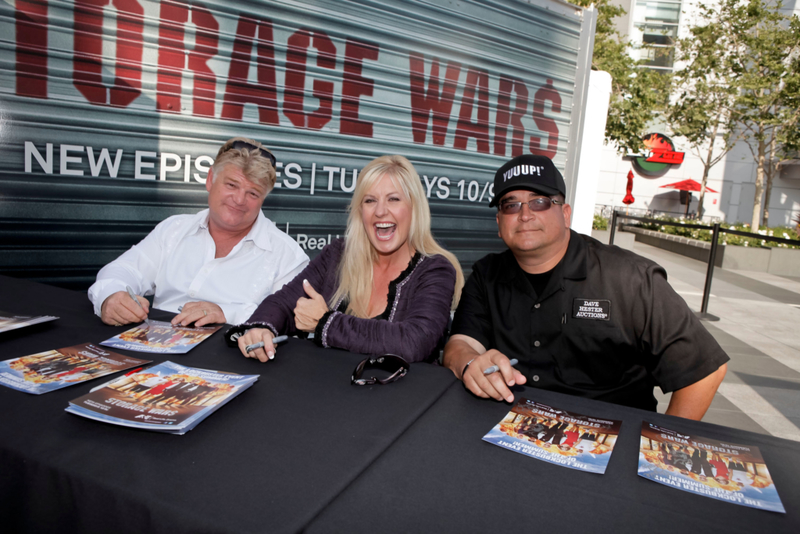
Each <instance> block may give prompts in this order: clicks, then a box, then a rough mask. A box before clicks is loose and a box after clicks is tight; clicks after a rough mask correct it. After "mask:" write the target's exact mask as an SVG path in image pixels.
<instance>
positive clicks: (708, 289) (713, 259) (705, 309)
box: [700, 223, 719, 321]
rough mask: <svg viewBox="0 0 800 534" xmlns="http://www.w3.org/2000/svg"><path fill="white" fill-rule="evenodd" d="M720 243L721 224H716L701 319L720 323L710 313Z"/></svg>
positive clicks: (709, 256) (709, 255)
mask: <svg viewBox="0 0 800 534" xmlns="http://www.w3.org/2000/svg"><path fill="white" fill-rule="evenodd" d="M718 241H719V223H714V234H713V236H712V237H711V251H710V252H709V253H708V270H707V271H706V285H705V288H704V289H703V304H702V305H701V306H700V318H701V319H707V320H710V321H719V317H715V316H713V315H711V314H710V313H708V299H709V297H710V296H711V280H712V278H713V277H714V263H716V261H717V246H718Z"/></svg>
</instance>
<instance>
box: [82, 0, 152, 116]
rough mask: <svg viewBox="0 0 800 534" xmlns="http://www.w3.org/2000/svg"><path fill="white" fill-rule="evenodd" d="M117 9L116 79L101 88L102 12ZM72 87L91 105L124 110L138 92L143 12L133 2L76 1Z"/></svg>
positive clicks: (140, 82) (139, 85)
mask: <svg viewBox="0 0 800 534" xmlns="http://www.w3.org/2000/svg"><path fill="white" fill-rule="evenodd" d="M107 5H113V6H114V7H115V8H117V37H116V44H117V57H116V64H115V69H114V70H115V73H116V77H115V79H114V86H113V87H111V90H110V91H109V90H107V87H106V86H105V85H104V84H103V78H102V71H103V8H104V7H105V6H107ZM74 17H75V26H74V28H75V31H74V34H73V36H74V39H73V42H74V49H75V52H74V56H73V68H72V83H73V84H74V85H75V88H76V89H78V91H80V92H81V94H82V95H83V96H84V97H86V100H88V101H89V102H90V103H91V104H96V105H101V106H105V105H108V104H109V103H110V104H111V105H112V106H120V107H126V106H127V105H128V104H130V103H131V102H133V101H134V100H136V98H137V97H138V96H139V95H140V94H141V92H142V42H143V39H142V35H143V31H144V9H143V8H142V6H141V5H140V4H139V2H138V1H137V0H76V2H75V11H74Z"/></svg>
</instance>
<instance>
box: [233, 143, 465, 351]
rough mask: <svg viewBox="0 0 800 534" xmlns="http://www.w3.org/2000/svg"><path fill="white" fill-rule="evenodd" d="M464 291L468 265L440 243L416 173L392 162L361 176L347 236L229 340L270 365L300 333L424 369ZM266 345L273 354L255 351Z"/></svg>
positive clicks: (374, 165)
mask: <svg viewBox="0 0 800 534" xmlns="http://www.w3.org/2000/svg"><path fill="white" fill-rule="evenodd" d="M463 285H464V277H463V274H462V273H461V267H460V265H459V263H458V260H457V259H456V257H455V256H454V255H453V254H451V253H450V252H448V251H446V250H444V249H443V248H442V247H441V246H440V245H439V244H438V243H437V242H436V241H435V240H434V239H433V236H432V235H431V215H430V209H429V207H428V201H427V200H426V198H425V193H424V191H423V189H422V185H421V183H420V179H419V175H418V174H417V172H416V170H414V167H413V165H411V162H409V161H408V160H407V159H406V158H404V157H402V156H382V157H379V158H377V159H375V160H373V161H372V162H370V163H369V164H368V165H367V166H366V167H364V169H362V171H361V173H360V174H359V176H358V182H357V186H356V189H355V191H354V193H353V198H352V200H351V202H350V207H349V218H348V221H347V230H346V232H345V237H344V238H343V239H339V240H337V241H335V242H333V243H331V244H330V245H328V246H327V247H325V249H324V250H323V251H322V253H321V254H320V255H319V256H317V258H315V259H314V261H312V262H311V264H309V266H308V267H307V268H306V269H305V270H304V271H303V272H302V273H300V275H298V276H297V278H295V279H294V280H293V281H292V282H290V283H289V284H287V285H286V286H285V287H284V288H283V289H281V290H280V291H278V292H277V293H275V294H274V295H271V296H269V297H267V298H266V299H265V300H264V301H263V302H262V303H261V305H260V306H259V307H258V309H257V310H256V311H255V312H254V313H253V315H252V316H251V317H250V319H249V320H248V321H247V322H246V323H244V324H243V325H240V326H238V327H235V328H233V329H231V330H230V331H228V334H227V337H228V339H229V342H231V343H233V342H234V338H235V335H236V334H240V336H241V337H239V338H238V339H237V340H235V342H237V343H238V346H239V348H240V350H241V351H242V354H244V355H245V356H246V357H249V358H257V359H259V360H260V361H262V362H266V361H268V360H270V359H272V358H273V357H274V355H275V347H274V345H273V343H272V339H273V338H274V337H275V336H278V335H281V334H296V333H298V332H309V333H310V332H313V333H314V341H315V342H316V343H317V344H318V345H320V346H322V347H335V348H341V349H346V350H350V351H352V352H359V353H363V354H383V353H392V354H397V355H400V356H402V357H403V358H405V359H406V360H407V361H409V362H415V361H423V360H427V359H429V358H430V357H432V356H434V354H433V353H434V350H435V349H436V346H437V343H438V341H439V340H440V339H441V337H442V335H443V334H444V332H445V329H446V327H447V323H448V320H449V317H450V310H451V309H452V308H453V307H454V306H455V305H456V304H457V303H458V297H459V296H460V294H461V287H462V286H463ZM231 336H233V338H232V337H231ZM259 341H263V342H264V348H263V349H255V350H253V351H251V352H249V353H248V352H247V351H246V350H245V347H246V346H248V345H251V344H254V343H257V342H259Z"/></svg>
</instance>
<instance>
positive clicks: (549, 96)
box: [530, 80, 561, 159]
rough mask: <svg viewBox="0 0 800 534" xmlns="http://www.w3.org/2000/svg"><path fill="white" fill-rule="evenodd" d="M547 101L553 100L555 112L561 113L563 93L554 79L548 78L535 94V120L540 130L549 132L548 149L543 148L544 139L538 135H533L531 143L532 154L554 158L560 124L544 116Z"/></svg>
mask: <svg viewBox="0 0 800 534" xmlns="http://www.w3.org/2000/svg"><path fill="white" fill-rule="evenodd" d="M547 101H550V102H552V105H551V109H552V110H553V113H561V95H559V94H558V91H556V88H555V87H553V80H547V83H546V84H545V86H544V87H542V88H541V89H539V90H538V91H536V94H535V95H533V120H534V122H536V127H537V128H539V130H540V131H542V132H546V133H547V134H548V135H547V149H544V148H542V140H541V139H540V138H538V137H535V136H531V143H530V150H531V154H537V155H540V156H547V157H548V158H551V159H552V158H553V157H554V156H555V155H556V152H558V125H557V124H556V121H554V120H553V119H548V118H547V117H545V116H544V104H545V102H547Z"/></svg>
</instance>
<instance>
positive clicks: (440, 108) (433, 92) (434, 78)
mask: <svg viewBox="0 0 800 534" xmlns="http://www.w3.org/2000/svg"><path fill="white" fill-rule="evenodd" d="M408 62H409V70H410V74H411V78H410V90H411V130H412V132H413V135H414V142H415V143H424V142H425V138H426V137H427V135H428V119H429V118H430V116H431V114H433V120H432V122H433V128H432V134H433V144H434V145H440V146H442V145H444V141H445V137H446V136H447V126H448V123H449V122H450V110H451V109H452V108H453V96H454V95H455V92H456V86H457V84H458V76H459V74H461V65H460V64H459V63H455V62H451V63H448V64H447V71H446V72H445V80H444V84H443V87H442V89H441V91H440V90H439V60H438V59H437V58H434V59H433V61H432V62H431V74H430V78H429V79H428V90H427V92H426V91H425V58H424V56H423V55H422V54H417V53H414V52H411V53H410V54H409V55H408Z"/></svg>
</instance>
